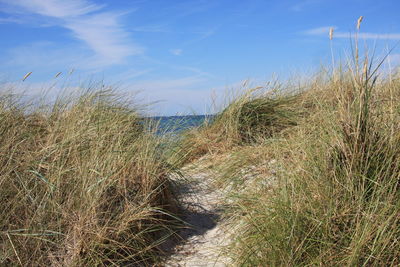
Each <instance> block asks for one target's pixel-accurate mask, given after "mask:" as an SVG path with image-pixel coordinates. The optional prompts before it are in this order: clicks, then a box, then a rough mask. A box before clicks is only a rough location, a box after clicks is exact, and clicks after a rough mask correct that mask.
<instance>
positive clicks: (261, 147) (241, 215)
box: [181, 40, 400, 266]
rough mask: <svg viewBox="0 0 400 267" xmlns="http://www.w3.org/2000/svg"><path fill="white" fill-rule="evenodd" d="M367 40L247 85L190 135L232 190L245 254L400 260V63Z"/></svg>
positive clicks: (278, 261) (238, 258) (254, 257)
mask: <svg viewBox="0 0 400 267" xmlns="http://www.w3.org/2000/svg"><path fill="white" fill-rule="evenodd" d="M355 41H357V40H355ZM357 45H358V44H357V43H356V44H355V47H356V50H355V51H354V53H353V58H352V59H350V60H349V61H348V62H345V63H342V64H341V65H340V66H339V67H336V68H326V69H323V70H321V71H320V72H318V73H317V74H316V75H315V76H313V77H310V78H308V79H307V80H306V81H304V79H303V80H302V81H299V82H294V81H295V80H292V81H291V82H286V83H280V82H272V83H268V84H267V86H263V87H259V88H253V89H251V88H250V89H247V90H246V91H245V93H242V94H241V95H240V96H239V97H236V98H234V99H232V100H231V102H230V104H229V105H227V107H226V108H225V109H224V110H223V111H222V112H220V113H219V114H217V115H216V117H215V119H214V121H213V122H212V123H211V124H210V125H206V126H203V127H200V128H198V129H195V130H192V131H190V132H188V133H186V138H185V139H184V140H183V141H182V142H181V149H182V150H183V153H186V157H187V160H188V161H192V160H195V159H197V158H199V157H201V156H203V155H209V156H210V157H211V158H212V160H213V161H214V162H213V164H211V166H213V168H214V169H215V170H216V171H217V173H218V177H217V180H216V184H217V185H218V186H221V187H223V188H225V189H226V190H227V191H228V192H229V194H228V199H227V201H228V202H227V203H229V208H227V209H226V211H225V217H226V218H228V219H229V221H230V224H231V226H232V229H235V230H234V231H233V234H232V236H231V238H232V243H231V245H230V246H229V247H228V249H227V251H226V253H227V255H228V256H230V257H232V258H233V260H234V264H235V265H238V266H398V265H399V264H400V261H399V259H400V185H399V182H400V164H399V163H400V145H399V144H400V131H399V130H400V73H398V72H397V73H396V72H394V73H388V72H387V71H384V70H383V69H382V63H383V62H384V60H385V58H386V57H385V56H384V57H383V58H382V59H379V60H378V59H373V58H369V57H368V54H365V55H363V56H360V55H359V54H360V53H359V51H358V46H357Z"/></svg>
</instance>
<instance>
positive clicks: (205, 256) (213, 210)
mask: <svg viewBox="0 0 400 267" xmlns="http://www.w3.org/2000/svg"><path fill="white" fill-rule="evenodd" d="M182 174H183V175H182V176H178V175H174V176H173V177H172V179H173V180H174V181H175V182H176V184H177V186H176V188H177V195H178V199H179V200H180V203H181V205H182V208H183V211H182V217H181V218H182V220H183V221H184V222H185V223H186V227H184V228H182V229H181V230H180V231H179V232H178V235H179V236H180V237H181V239H182V240H181V242H180V244H175V245H173V249H172V255H171V256H170V257H169V258H168V260H167V261H166V262H165V266H171V267H172V266H173V267H178V266H179V267H183V266H191V267H192V266H193V267H194V266H203V267H205V266H207V267H208V266H218V267H222V266H228V265H229V260H228V259H227V258H226V257H224V256H223V255H222V254H221V251H222V248H223V246H224V245H226V244H227V242H228V240H229V236H228V231H227V230H226V229H225V228H224V223H223V221H222V219H221V218H220V215H221V212H222V209H223V207H222V202H223V197H224V193H223V192H222V191H220V190H216V189H215V188H212V186H211V179H210V177H211V175H212V174H211V173H210V172H208V171H205V170H204V168H203V169H201V168H197V169H194V170H193V169H190V168H185V169H183V170H182ZM181 177H184V178H181Z"/></svg>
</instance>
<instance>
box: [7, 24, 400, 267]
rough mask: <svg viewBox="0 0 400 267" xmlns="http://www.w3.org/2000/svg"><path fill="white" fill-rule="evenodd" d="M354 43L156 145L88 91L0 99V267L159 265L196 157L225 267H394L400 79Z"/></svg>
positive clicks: (399, 214) (136, 121) (125, 102)
mask: <svg viewBox="0 0 400 267" xmlns="http://www.w3.org/2000/svg"><path fill="white" fill-rule="evenodd" d="M361 20H362V17H361V18H360V19H359V21H358V25H357V30H359V27H360V25H359V24H360V22H361ZM332 34H333V33H332V31H331V32H330V38H331V39H332ZM352 45H353V46H352V47H353V49H354V50H353V51H352V58H351V59H349V60H348V61H346V62H337V64H336V65H335V66H334V65H332V66H331V67H327V68H322V69H321V70H320V71H319V72H318V73H316V74H315V75H313V76H311V77H308V78H307V79H299V80H296V79H292V80H290V81H287V82H280V81H277V80H274V81H272V82H269V83H267V84H265V85H263V86H260V87H255V88H249V86H248V84H247V83H245V84H244V87H245V89H243V90H240V92H239V93H238V94H236V96H235V97H233V98H232V99H230V100H229V101H228V104H227V105H226V106H225V108H223V109H222V111H221V112H219V113H217V114H216V115H215V116H213V117H212V119H210V120H209V121H207V122H206V123H204V124H203V125H202V126H200V127H197V128H193V129H189V130H187V131H184V132H182V133H179V136H174V137H173V138H171V139H170V140H169V139H168V138H167V137H165V136H164V137H163V136H162V135H160V134H159V133H158V132H157V131H158V130H157V129H156V128H155V127H153V125H149V123H151V120H148V119H145V118H143V117H142V116H141V115H140V113H139V111H138V108H137V107H136V106H135V105H134V104H135V103H132V102H131V101H130V100H129V98H126V97H124V96H121V95H119V94H118V93H116V92H115V91H114V90H112V89H110V88H108V87H106V86H104V85H102V84H99V85H98V86H90V88H89V89H82V88H81V89H80V93H79V94H78V95H69V96H67V95H63V96H60V97H59V98H58V99H57V100H56V101H55V102H54V103H52V104H48V103H44V102H41V101H40V99H36V100H34V101H28V100H27V99H28V98H27V97H26V96H24V95H22V96H21V95H16V94H15V93H13V92H12V91H7V90H2V91H1V93H0V204H1V206H2V210H1V211H0V265H5V266H18V265H21V266H104V265H107V266H108V265H113V266H158V265H156V264H162V262H163V260H165V259H164V258H163V257H164V256H165V255H164V251H163V250H162V249H161V246H162V244H163V243H164V242H165V241H166V240H168V239H169V237H171V236H175V235H176V233H177V231H178V230H177V229H179V227H181V226H182V221H180V219H179V216H180V215H181V214H179V212H180V211H179V207H180V204H181V203H179V202H178V200H177V199H176V198H175V196H174V193H173V192H174V190H172V186H173V182H172V180H171V176H170V174H171V173H172V172H175V171H176V170H177V169H178V168H180V167H182V166H185V165H187V164H189V163H190V164H194V165H196V164H197V163H198V162H199V161H198V160H199V159H200V158H201V159H202V161H201V164H204V162H206V161H207V160H208V161H209V162H208V163H210V164H206V165H204V166H206V167H207V168H208V171H209V170H210V169H211V170H213V171H214V172H213V173H215V174H216V176H215V177H210V176H208V175H204V176H200V177H201V179H203V178H204V179H212V181H211V183H212V184H213V185H215V187H216V188H218V189H220V190H223V192H226V205H221V206H223V207H221V210H223V211H222V212H223V217H224V219H226V220H225V222H226V223H227V224H228V226H229V227H228V228H229V229H230V230H231V231H228V232H227V235H228V234H229V235H230V236H229V241H230V242H229V244H228V245H227V246H226V247H225V248H223V250H224V253H225V255H226V256H227V257H229V258H231V259H232V264H233V265H235V266H399V265H400V184H399V183H400V164H399V163H400V72H396V71H394V72H393V71H391V70H390V71H388V70H386V69H384V68H383V63H384V62H385V59H386V58H387V56H383V58H380V59H378V58H374V57H370V56H369V55H368V53H367V52H366V53H365V54H362V53H361V52H360V51H359V47H358V40H357V34H356V36H355V40H354V44H352ZM332 63H333V62H332ZM29 74H30V73H29ZM29 74H27V75H28V76H29ZM26 78H27V77H24V79H26ZM96 88H98V89H96ZM201 164H198V166H196V167H197V168H201V167H202V166H201ZM224 196H225V195H224ZM232 229H233V231H232ZM183 254H185V253H183Z"/></svg>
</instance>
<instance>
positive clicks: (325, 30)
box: [302, 26, 400, 40]
mask: <svg viewBox="0 0 400 267" xmlns="http://www.w3.org/2000/svg"><path fill="white" fill-rule="evenodd" d="M330 28H334V30H335V31H334V33H333V38H347V39H348V38H350V37H351V36H352V35H354V34H352V33H350V32H343V31H338V30H337V29H338V28H337V27H336V26H323V27H318V28H313V29H309V30H306V31H304V32H302V33H303V34H306V35H314V36H326V38H328V36H329V29H330ZM358 37H359V38H361V39H373V40H400V33H372V32H360V33H358Z"/></svg>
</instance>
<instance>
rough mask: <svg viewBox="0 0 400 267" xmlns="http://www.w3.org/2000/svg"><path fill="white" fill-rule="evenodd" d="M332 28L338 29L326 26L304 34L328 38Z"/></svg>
mask: <svg viewBox="0 0 400 267" xmlns="http://www.w3.org/2000/svg"><path fill="white" fill-rule="evenodd" d="M330 28H333V29H335V30H336V29H337V27H335V26H324V27H318V28H313V29H309V30H306V31H304V34H307V35H326V36H328V34H329V30H330Z"/></svg>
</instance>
